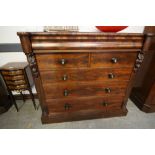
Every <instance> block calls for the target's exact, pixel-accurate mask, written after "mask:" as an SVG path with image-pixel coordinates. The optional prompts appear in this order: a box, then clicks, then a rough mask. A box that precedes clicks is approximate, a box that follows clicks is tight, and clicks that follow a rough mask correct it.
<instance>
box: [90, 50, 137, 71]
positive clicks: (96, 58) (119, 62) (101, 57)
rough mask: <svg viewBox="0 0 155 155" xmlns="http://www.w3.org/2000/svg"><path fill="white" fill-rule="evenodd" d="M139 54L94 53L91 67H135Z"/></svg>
mask: <svg viewBox="0 0 155 155" xmlns="http://www.w3.org/2000/svg"><path fill="white" fill-rule="evenodd" d="M136 57H137V53H127V52H122V53H121V52H109V53H92V55H91V67H112V68H117V67H133V65H134V62H135V60H136Z"/></svg>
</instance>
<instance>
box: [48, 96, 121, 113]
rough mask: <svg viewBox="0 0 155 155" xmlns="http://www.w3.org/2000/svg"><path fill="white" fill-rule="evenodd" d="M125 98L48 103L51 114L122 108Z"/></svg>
mask: <svg viewBox="0 0 155 155" xmlns="http://www.w3.org/2000/svg"><path fill="white" fill-rule="evenodd" d="M122 103H123V98H122V97H119V98H118V96H113V97H112V98H108V97H90V98H77V99H58V100H55V99H53V100H49V101H48V102H47V106H48V109H49V110H50V111H51V112H54V113H55V112H73V111H79V110H88V109H102V110H104V111H105V110H107V109H109V108H114V107H121V105H122Z"/></svg>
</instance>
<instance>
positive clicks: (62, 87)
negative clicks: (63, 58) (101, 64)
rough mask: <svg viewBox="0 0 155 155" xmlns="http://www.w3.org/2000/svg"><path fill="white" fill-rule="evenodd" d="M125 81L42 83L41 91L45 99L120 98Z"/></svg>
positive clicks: (123, 90)
mask: <svg viewBox="0 0 155 155" xmlns="http://www.w3.org/2000/svg"><path fill="white" fill-rule="evenodd" d="M127 84H128V82H127V81H120V82H109V83H108V82H106V81H105V82H104V81H103V82H99V83H93V82H87V83H80V82H72V83H71V82H68V83H63V84H60V83H56V84H48V83H43V89H44V92H45V97H46V99H54V98H55V99H56V98H67V97H81V96H111V95H116V94H117V95H119V96H122V95H124V93H125V88H126V86H127Z"/></svg>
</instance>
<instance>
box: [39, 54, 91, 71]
mask: <svg viewBox="0 0 155 155" xmlns="http://www.w3.org/2000/svg"><path fill="white" fill-rule="evenodd" d="M36 59H37V62H38V66H39V69H40V70H49V69H54V68H74V67H75V68H78V67H87V66H88V61H89V60H88V53H61V54H59V53H54V54H53V53H52V54H37V55H36Z"/></svg>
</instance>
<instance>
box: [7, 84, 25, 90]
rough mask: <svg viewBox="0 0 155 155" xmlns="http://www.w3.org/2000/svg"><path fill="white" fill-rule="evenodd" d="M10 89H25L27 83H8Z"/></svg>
mask: <svg viewBox="0 0 155 155" xmlns="http://www.w3.org/2000/svg"><path fill="white" fill-rule="evenodd" d="M8 87H9V89H10V90H21V89H23V90H25V89H27V85H25V84H23V85H17V86H13V85H8Z"/></svg>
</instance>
